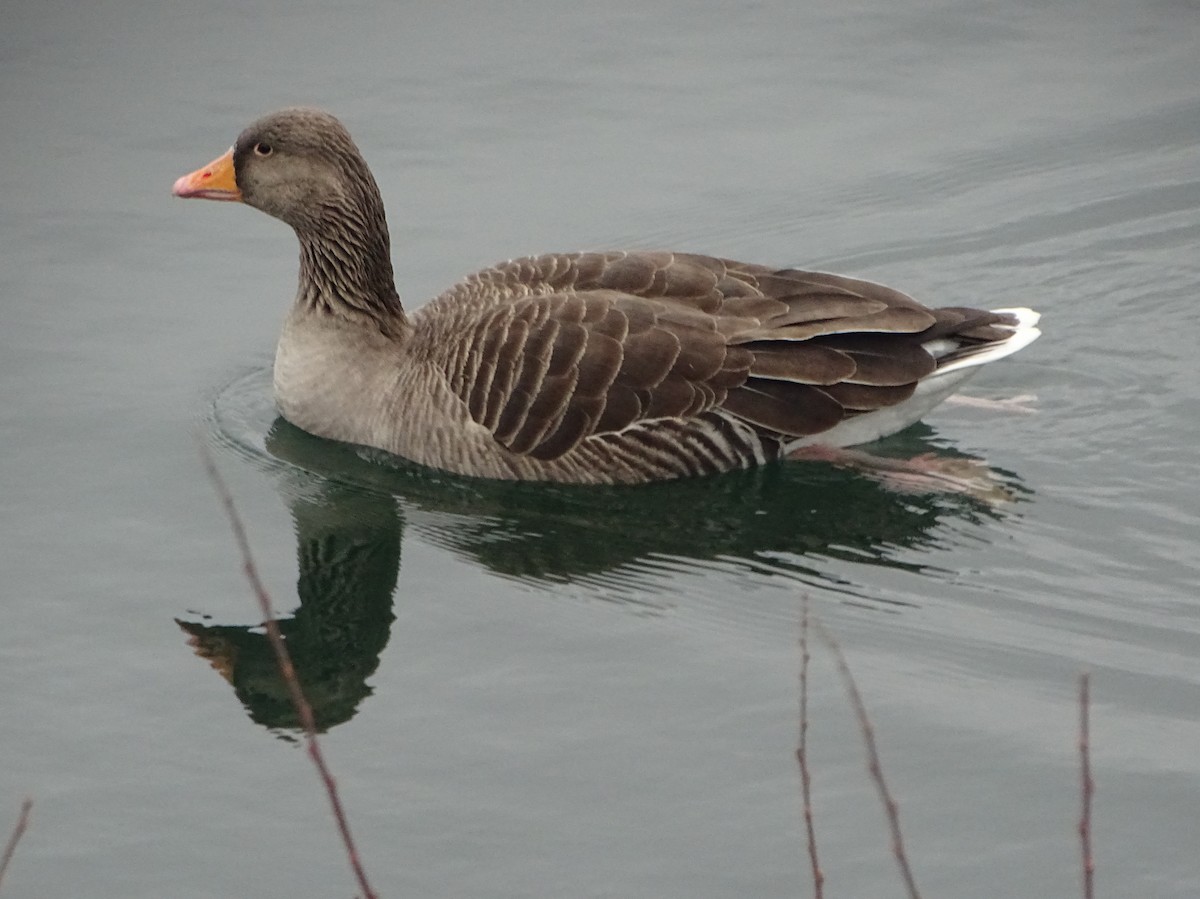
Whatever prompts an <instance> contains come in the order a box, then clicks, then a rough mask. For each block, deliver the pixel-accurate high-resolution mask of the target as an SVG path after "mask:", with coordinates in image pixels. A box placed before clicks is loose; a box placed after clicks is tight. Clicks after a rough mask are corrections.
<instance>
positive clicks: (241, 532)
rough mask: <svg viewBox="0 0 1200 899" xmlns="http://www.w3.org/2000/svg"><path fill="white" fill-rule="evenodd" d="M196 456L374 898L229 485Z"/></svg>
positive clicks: (361, 877) (204, 451)
mask: <svg viewBox="0 0 1200 899" xmlns="http://www.w3.org/2000/svg"><path fill="white" fill-rule="evenodd" d="M200 455H201V457H202V458H203V460H204V467H205V470H207V472H208V476H209V478H211V479H212V482H213V486H214V487H215V488H216V491H217V495H218V496H219V497H220V499H221V505H222V506H224V508H225V514H226V516H228V518H229V524H230V527H231V528H232V529H233V536H234V539H235V540H236V541H237V546H238V551H239V552H240V553H241V556H242V572H243V573H244V574H245V575H246V580H247V581H248V582H249V583H250V588H251V590H253V591H254V596H255V598H256V599H257V600H258V605H259V607H260V609H261V610H262V614H263V618H264V621H265V626H266V629H267V638H268V639H269V640H270V642H271V647H272V649H274V650H275V660H276V662H277V663H278V665H279V673H280V674H281V675H282V676H283V679H284V681H285V682H286V683H287V686H288V692H289V693H290V694H291V699H292V705H294V706H295V707H296V714H297V715H298V716H299V718H300V723H301V725H302V726H303V727H304V740H305V744H306V746H307V748H308V757H309V758H310V759H312V763H313V765H315V766H316V769H317V773H318V774H320V776H321V780H322V782H323V783H324V784H325V792H326V793H327V794H328V796H329V805H330V806H331V807H332V809H333V817H334V819H335V820H336V821H337V827H338V831H339V833H340V834H341V837H342V843H343V844H344V845H345V847H346V856H347V858H348V859H349V860H350V868H351V870H352V871H353V872H354V877H355V879H356V880H358V885H359V887H360V888H361V889H362V891H363V894H364V897H365V899H376V893H375V891H374V890H372V889H371V885H370V883H368V882H367V874H366V871H364V870H363V866H362V862H360V861H359V857H358V848H357V847H356V846H355V844H354V838H353V837H352V836H351V835H350V823H349V822H348V821H347V820H346V813H345V811H344V810H343V808H342V801H341V798H340V797H339V796H338V791H337V784H336V783H335V782H334V779H333V775H332V774H331V773H330V771H329V767H328V766H327V765H326V764H325V756H324V755H322V753H321V746H320V743H319V742H318V741H317V723H316V719H315V718H314V717H313V711H312V706H310V705H309V704H308V700H307V699H305V698H304V690H303V689H302V688H301V687H300V679H299V678H298V677H297V676H296V669H295V667H294V666H293V665H292V658H291V656H290V655H289V654H288V651H287V646H286V644H285V643H284V641H283V635H282V634H281V633H280V632H279V624H278V623H277V622H276V621H275V617H274V613H273V612H272V611H271V597H270V595H269V594H268V593H267V588H266V587H265V586H263V582H262V579H261V578H260V577H259V576H258V567H257V566H256V565H255V564H254V557H253V555H252V554H251V552H250V541H249V540H248V539H247V537H246V528H245V525H243V523H242V518H241V516H240V515H239V514H238V511H237V507H236V506H235V505H234V503H233V494H231V493H230V492H229V486H228V485H227V484H226V483H225V479H224V478H223V477H221V473H220V472H219V471H218V470H217V466H216V463H215V462H213V458H212V455H211V454H210V453H209V451H208V447H206V446H205V445H204V444H203V443H202V444H200Z"/></svg>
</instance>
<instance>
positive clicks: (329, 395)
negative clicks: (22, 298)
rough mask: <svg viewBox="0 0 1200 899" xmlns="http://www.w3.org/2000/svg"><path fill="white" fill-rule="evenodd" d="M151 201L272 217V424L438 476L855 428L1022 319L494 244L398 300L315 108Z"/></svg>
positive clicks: (937, 379) (897, 297) (267, 122)
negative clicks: (278, 316)
mask: <svg viewBox="0 0 1200 899" xmlns="http://www.w3.org/2000/svg"><path fill="white" fill-rule="evenodd" d="M173 192H174V194H175V196H178V197H199V198H204V199H209V200H236V201H241V202H243V203H246V204H248V205H250V206H253V207H255V208H256V209H261V210H262V211H263V212H266V213H267V214H269V215H272V216H274V217H276V218H278V219H282V220H283V221H284V222H286V223H287V224H289V225H291V226H292V228H293V229H295V231H296V236H297V237H298V238H299V240H300V279H299V287H298V288H297V291H296V298H295V302H294V303H293V305H292V308H291V311H290V313H289V314H288V316H287V319H286V321H285V323H284V326H283V332H282V334H281V336H280V338H279V344H278V347H277V349H276V353H275V368H274V389H275V399H276V402H277V404H278V407H279V410H280V412H281V414H282V415H283V416H284V417H285V418H286V419H288V420H289V421H291V422H292V423H293V424H295V425H297V426H298V427H300V428H302V429H304V430H306V431H308V432H310V433H312V434H316V435H319V436H321V437H326V438H330V439H333V440H339V441H344V442H348V443H355V444H362V445H365V446H369V447H375V448H378V449H382V450H386V451H388V452H390V453H394V454H396V455H399V456H403V457H405V458H407V459H410V460H412V461H415V462H418V463H420V464H423V465H427V466H432V467H434V468H440V469H444V470H447V471H451V472H455V473H457V474H462V475H471V476H476V477H483V478H500V479H519V480H540V481H558V482H564V483H579V484H635V483H643V482H647V481H655V480H663V479H668V478H677V477H684V476H689V475H706V474H713V473H716V472H721V471H728V470H732V469H737V468H744V467H748V466H751V465H759V464H763V463H766V462H769V461H771V460H774V459H779V458H783V457H786V456H788V455H789V454H796V453H798V452H800V451H802V449H803V448H804V447H806V446H810V445H813V444H817V445H820V446H827V447H843V446H849V445H853V444H860V443H867V442H870V441H873V440H876V439H878V438H880V437H884V436H886V435H888V434H891V433H894V432H896V431H899V430H901V429H902V428H905V427H907V426H908V425H911V424H912V423H914V422H915V421H917V420H918V419H919V418H920V417H921V416H922V415H924V414H925V413H926V412H928V411H929V410H930V409H931V408H933V407H934V406H935V405H937V404H938V403H940V402H941V401H942V400H944V399H945V398H946V397H947V396H949V395H950V394H951V393H953V392H954V391H955V390H956V389H957V388H958V387H959V386H960V385H961V384H962V382H963V381H964V380H965V379H966V378H967V377H969V376H970V375H971V374H973V373H974V372H975V371H976V370H977V369H978V367H979V366H981V365H983V364H985V363H987V362H991V361H993V360H996V359H1000V358H1003V357H1004V356H1007V355H1009V354H1011V353H1014V352H1016V351H1017V350H1019V349H1021V348H1022V347H1024V346H1026V345H1027V344H1029V343H1030V342H1032V341H1033V340H1034V339H1036V338H1037V336H1038V334H1039V331H1038V330H1037V328H1036V327H1035V325H1036V323H1037V320H1038V315H1037V314H1036V313H1035V312H1033V311H1031V310H1029V309H1023V308H1014V309H995V310H991V311H984V310H979V309H969V308H959V307H952V308H940V309H930V308H927V307H925V306H922V305H920V304H919V303H917V302H916V301H915V300H913V299H912V298H910V297H908V296H906V295H905V294H903V293H900V292H899V291H896V290H892V289H890V288H888V287H883V286H881V285H879V284H873V283H870V282H868V281H860V280H856V279H853V278H846V277H842V276H839V275H832V274H825V273H822V272H809V271H799V270H797V269H792V268H782V269H780V268H771V267H768V266H764V265H752V264H747V263H743V262H735V261H732V260H729V259H719V258H715V257H710V256H700V255H695V254H692V253H670V252H611V253H557V254H549V255H545V256H532V257H526V258H522V259H514V260H510V261H508V262H502V263H500V264H499V265H496V266H493V267H491V268H487V269H484V270H482V271H479V272H476V273H475V274H473V275H470V276H469V277H467V278H466V279H464V280H463V281H461V282H459V283H458V284H456V285H455V286H453V287H451V288H450V289H449V290H447V291H446V292H445V293H443V294H442V295H441V296H439V297H437V298H436V299H434V300H432V301H431V302H429V303H428V304H427V305H425V306H424V307H422V308H420V309H418V310H417V311H415V312H405V311H404V309H403V307H402V306H401V304H400V298H399V295H398V294H397V292H396V287H395V283H394V281H393V277H392V262H391V258H390V255H389V240H388V229H387V222H386V219H385V217H384V210H383V202H382V200H381V199H380V195H379V189H378V187H377V186H376V183H375V179H374V177H372V175H371V172H370V170H369V169H368V168H367V164H366V162H364V161H363V158H362V155H361V154H360V153H359V150H358V148H357V147H356V146H355V144H354V141H353V140H351V138H350V135H349V133H348V132H347V130H346V129H345V127H344V126H343V125H342V124H341V123H340V122H339V121H338V120H337V119H335V118H334V117H333V116H332V115H329V114H328V113H326V112H322V111H320V110H316V109H305V108H295V109H285V110H282V111H279V112H275V113H272V114H271V115H268V116H266V117H264V118H261V119H259V120H258V121H257V122H255V123H254V124H252V125H250V127H248V128H247V129H246V130H245V131H243V132H242V133H241V135H240V136H239V137H238V139H237V142H236V143H235V144H234V145H233V147H231V148H230V150H229V151H228V152H227V153H225V154H224V155H223V156H221V157H220V158H218V159H216V160H214V161H213V162H212V163H210V164H209V165H207V166H205V167H204V168H201V169H198V170H197V171H195V172H193V173H191V174H190V175H185V176H183V177H182V178H180V179H179V180H178V181H176V182H175V186H174V191H173Z"/></svg>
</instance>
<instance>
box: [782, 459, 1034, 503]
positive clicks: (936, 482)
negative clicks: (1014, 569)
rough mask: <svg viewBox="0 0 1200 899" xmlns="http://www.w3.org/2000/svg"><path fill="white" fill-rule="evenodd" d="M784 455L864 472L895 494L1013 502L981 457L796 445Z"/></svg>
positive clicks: (1009, 492) (1009, 494)
mask: <svg viewBox="0 0 1200 899" xmlns="http://www.w3.org/2000/svg"><path fill="white" fill-rule="evenodd" d="M787 458H788V459H796V460H802V461H810V462H828V463H829V464H830V465H835V466H837V467H838V468H845V469H849V470H851V471H855V472H858V473H859V474H862V475H865V476H866V477H869V478H871V479H872V480H875V481H878V482H879V483H880V484H882V485H883V486H884V487H886V488H887V489H889V490H892V491H894V492H896V493H955V494H964V495H966V496H970V497H971V498H973V499H976V500H979V501H980V502H985V503H988V504H989V505H1000V504H1002V503H1010V502H1012V501H1013V494H1012V491H1011V490H1009V489H1008V488H1007V487H1006V486H1005V485H1004V484H1003V483H1002V482H1001V480H1000V477H999V476H998V475H997V474H996V473H995V472H994V471H993V470H992V469H991V468H990V467H988V465H987V463H986V462H984V461H983V460H982V459H975V458H971V457H964V456H953V457H949V456H939V455H937V454H936V453H921V454H920V455H919V456H914V457H912V458H911V459H895V458H891V457H888V456H876V455H874V454H873V453H868V452H865V451H864V450H857V449H848V448H838V447H831V446H820V445H811V446H805V447H800V448H799V449H796V450H793V451H792V452H791V453H789V454H788V456H787Z"/></svg>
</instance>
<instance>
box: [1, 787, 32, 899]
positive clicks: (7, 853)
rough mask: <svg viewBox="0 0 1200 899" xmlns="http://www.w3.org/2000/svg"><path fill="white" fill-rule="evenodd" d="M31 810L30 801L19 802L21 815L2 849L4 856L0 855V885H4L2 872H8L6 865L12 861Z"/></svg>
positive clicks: (27, 824)
mask: <svg viewBox="0 0 1200 899" xmlns="http://www.w3.org/2000/svg"><path fill="white" fill-rule="evenodd" d="M32 808H33V800H32V799H25V800H23V801H22V802H21V814H20V815H19V816H18V817H17V823H16V824H15V825H14V826H13V829H12V835H11V836H10V837H9V838H8V844H7V845H5V847H4V854H3V855H0V884H3V883H4V872H5V871H7V870H8V863H9V862H11V861H12V857H13V853H14V852H16V851H17V843H19V842H21V834H23V833H25V828H26V827H28V826H29V810H30V809H32Z"/></svg>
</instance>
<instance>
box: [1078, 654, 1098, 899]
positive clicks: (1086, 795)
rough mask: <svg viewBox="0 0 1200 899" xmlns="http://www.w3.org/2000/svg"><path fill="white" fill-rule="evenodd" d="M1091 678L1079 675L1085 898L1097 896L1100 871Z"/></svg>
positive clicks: (1081, 826)
mask: <svg viewBox="0 0 1200 899" xmlns="http://www.w3.org/2000/svg"><path fill="white" fill-rule="evenodd" d="M1089 681H1090V678H1089V677H1088V674H1087V672H1084V673H1083V674H1081V675H1079V768H1080V772H1079V776H1080V796H1081V803H1082V806H1083V808H1082V810H1081V812H1080V814H1079V843H1080V853H1081V855H1082V862H1083V899H1093V897H1094V895H1095V893H1094V892H1093V889H1094V888H1093V877H1094V875H1095V873H1096V860H1095V858H1094V857H1093V856H1092V794H1093V793H1094V792H1095V791H1096V784H1095V782H1094V781H1093V780H1092V759H1091V737H1090V729H1091V728H1090V722H1089V720H1088V719H1089V712H1088V706H1089V705H1090V700H1091V697H1090V690H1089Z"/></svg>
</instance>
